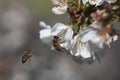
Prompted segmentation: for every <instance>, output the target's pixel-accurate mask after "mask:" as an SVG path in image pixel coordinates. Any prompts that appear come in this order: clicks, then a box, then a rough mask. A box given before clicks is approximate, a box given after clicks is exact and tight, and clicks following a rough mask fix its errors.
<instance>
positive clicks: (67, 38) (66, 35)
mask: <svg viewBox="0 0 120 80" xmlns="http://www.w3.org/2000/svg"><path fill="white" fill-rule="evenodd" d="M72 37H73V30H72V28H68V29H67V32H66V34H65V37H64V39H65V40H66V41H68V40H71V39H72Z"/></svg>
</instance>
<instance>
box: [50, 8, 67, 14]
mask: <svg viewBox="0 0 120 80" xmlns="http://www.w3.org/2000/svg"><path fill="white" fill-rule="evenodd" d="M52 12H53V13H54V14H57V15H60V14H64V13H66V12H67V6H64V7H59V6H58V7H54V8H52Z"/></svg>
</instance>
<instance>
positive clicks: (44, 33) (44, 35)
mask: <svg viewBox="0 0 120 80" xmlns="http://www.w3.org/2000/svg"><path fill="white" fill-rule="evenodd" d="M39 33H40V39H41V40H42V42H43V43H46V44H49V43H50V42H51V41H52V37H51V36H50V34H51V29H43V30H40V32H39Z"/></svg>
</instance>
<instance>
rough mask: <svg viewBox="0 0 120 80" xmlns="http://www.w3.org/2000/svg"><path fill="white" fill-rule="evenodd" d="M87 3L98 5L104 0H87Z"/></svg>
mask: <svg viewBox="0 0 120 80" xmlns="http://www.w3.org/2000/svg"><path fill="white" fill-rule="evenodd" d="M89 3H90V4H91V5H96V6H100V5H102V4H103V3H104V0H89Z"/></svg>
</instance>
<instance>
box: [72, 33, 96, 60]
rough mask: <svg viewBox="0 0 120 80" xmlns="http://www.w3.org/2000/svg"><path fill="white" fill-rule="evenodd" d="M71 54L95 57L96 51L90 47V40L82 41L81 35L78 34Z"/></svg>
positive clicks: (84, 57)
mask: <svg viewBox="0 0 120 80" xmlns="http://www.w3.org/2000/svg"><path fill="white" fill-rule="evenodd" d="M70 53H71V55H73V56H76V57H81V58H83V59H88V58H91V57H92V58H93V60H94V59H95V57H94V51H92V50H91V49H90V46H89V43H88V42H81V41H80V35H79V34H78V35H76V36H75V37H74V40H73V45H72V48H71V51H70Z"/></svg>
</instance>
